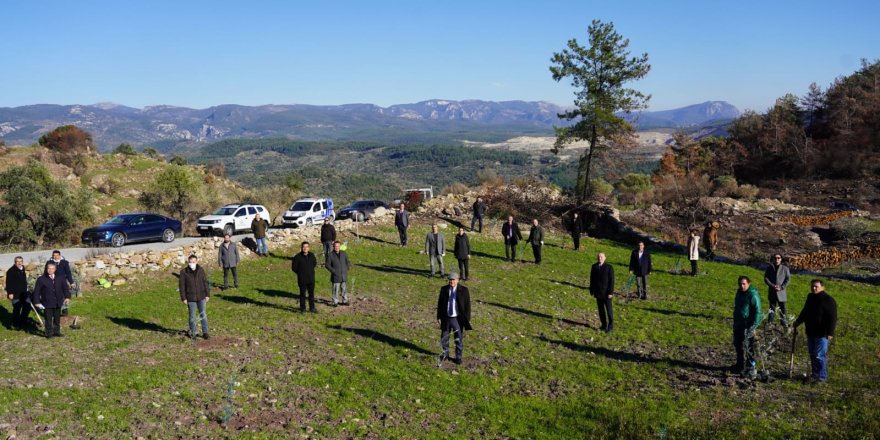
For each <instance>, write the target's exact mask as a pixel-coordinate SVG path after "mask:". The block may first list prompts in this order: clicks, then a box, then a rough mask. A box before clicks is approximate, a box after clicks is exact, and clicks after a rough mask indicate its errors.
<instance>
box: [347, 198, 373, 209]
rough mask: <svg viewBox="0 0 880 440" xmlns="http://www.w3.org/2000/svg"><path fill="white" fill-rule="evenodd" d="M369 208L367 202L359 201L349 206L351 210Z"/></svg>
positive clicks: (368, 202)
mask: <svg viewBox="0 0 880 440" xmlns="http://www.w3.org/2000/svg"><path fill="white" fill-rule="evenodd" d="M367 206H370V201H369V200H361V201H360V202H354V203H352V204H351V207H352V208H364V207H367Z"/></svg>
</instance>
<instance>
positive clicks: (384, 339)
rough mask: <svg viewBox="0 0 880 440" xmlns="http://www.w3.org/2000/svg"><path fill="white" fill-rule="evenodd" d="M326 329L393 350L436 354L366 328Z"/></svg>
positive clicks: (338, 327) (337, 327)
mask: <svg viewBox="0 0 880 440" xmlns="http://www.w3.org/2000/svg"><path fill="white" fill-rule="evenodd" d="M327 328H331V329H334V330H341V331H346V332H349V333H354V334H356V335H358V336H362V337H364V338H367V339H373V340H375V341H379V342H381V343H383V344H388V345H390V346H392V347H395V348H405V349H407V350H412V351H414V352H416V353H421V354H427V355H435V354H436V353H432V352H430V351H428V350H425V349H424V348H422V347H419V346H418V345H416V344H413V343H412V342H409V341H404V340H403V339H399V338H395V337H393V336H389V335H386V334H385V333H381V332H377V331H375V330H370V329H367V328H356V327H343V326H342V325H339V324H337V325H329V324H328V325H327Z"/></svg>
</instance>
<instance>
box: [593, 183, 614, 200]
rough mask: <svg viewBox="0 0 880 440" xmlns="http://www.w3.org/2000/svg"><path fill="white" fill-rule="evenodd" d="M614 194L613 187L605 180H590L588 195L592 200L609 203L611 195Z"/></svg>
mask: <svg viewBox="0 0 880 440" xmlns="http://www.w3.org/2000/svg"><path fill="white" fill-rule="evenodd" d="M613 193H614V187H613V186H612V185H611V184H610V183H608V182H606V181H605V179H602V178H599V179H591V180H590V194H592V197H593V199H594V200H598V201H600V202H605V203H609V202H611V199H612V197H611V195H612V194H613Z"/></svg>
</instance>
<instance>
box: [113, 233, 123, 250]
mask: <svg viewBox="0 0 880 440" xmlns="http://www.w3.org/2000/svg"><path fill="white" fill-rule="evenodd" d="M110 243H112V244H113V247H122V245H124V244H125V234H123V233H122V232H117V233H115V234H113V236H112V237H110Z"/></svg>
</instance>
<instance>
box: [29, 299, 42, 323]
mask: <svg viewBox="0 0 880 440" xmlns="http://www.w3.org/2000/svg"><path fill="white" fill-rule="evenodd" d="M28 304H30V305H31V310H33V311H34V314H36V315H37V321H40V327H44V326H45V324H43V318H40V312H39V311H38V310H37V308H36V307H34V303H32V302H28Z"/></svg>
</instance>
